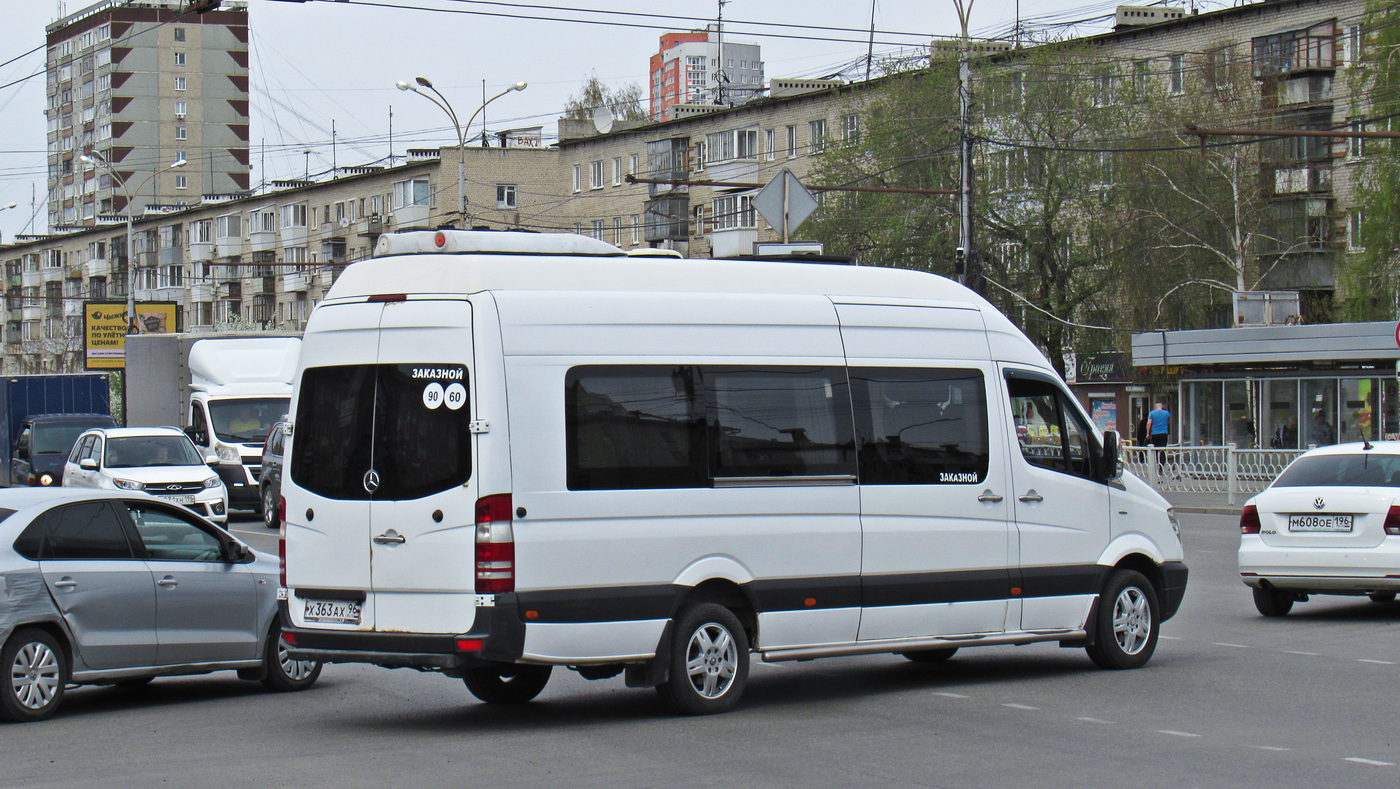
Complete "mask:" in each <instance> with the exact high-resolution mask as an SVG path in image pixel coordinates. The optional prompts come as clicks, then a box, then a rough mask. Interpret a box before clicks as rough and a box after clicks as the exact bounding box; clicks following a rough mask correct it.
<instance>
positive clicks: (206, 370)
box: [126, 333, 301, 512]
mask: <svg viewBox="0 0 1400 789" xmlns="http://www.w3.org/2000/svg"><path fill="white" fill-rule="evenodd" d="M300 350H301V339H300V338H299V337H297V336H295V335H288V334H268V333H261V334H246V335H236V336H228V335H220V336H218V337H210V336H209V335H206V334H142V335H136V336H133V337H129V338H127V384H126V415H127V420H126V423H127V425H128V426H130V427H153V426H167V425H168V426H175V427H181V428H183V429H184V430H185V433H186V434H188V435H189V437H190V438H191V439H193V440H194V443H195V445H196V446H198V447H199V448H200V450H201V451H203V452H204V454H205V455H214V456H217V457H218V459H219V463H218V465H216V466H215V467H214V469H215V471H217V472H218V474H219V476H220V477H221V478H222V479H223V481H224V485H225V486H227V487H228V493H229V506H230V507H231V508H233V509H247V510H256V511H259V512H260V511H261V508H262V498H261V496H260V495H259V494H258V473H259V471H261V469H260V468H259V466H260V465H261V463H262V446H263V441H264V440H265V439H266V438H267V432H268V430H270V429H271V428H272V426H273V425H274V424H276V423H277V422H278V421H279V420H281V419H282V416H283V415H284V414H286V413H287V411H288V407H289V403H290V401H291V395H292V380H293V376H294V375H295V373H296V364H297V356H298V354H299V352H300Z"/></svg>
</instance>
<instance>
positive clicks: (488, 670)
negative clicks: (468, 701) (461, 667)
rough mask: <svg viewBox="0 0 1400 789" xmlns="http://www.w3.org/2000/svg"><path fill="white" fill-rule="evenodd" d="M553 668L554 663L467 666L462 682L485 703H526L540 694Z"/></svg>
mask: <svg viewBox="0 0 1400 789" xmlns="http://www.w3.org/2000/svg"><path fill="white" fill-rule="evenodd" d="M553 671H554V667H553V666H526V665H521V664H516V663H500V664H497V665H493V666H483V667H481V668H470V669H467V671H466V673H464V674H463V675H462V682H463V683H465V684H466V686H467V690H469V691H471V694H472V695H473V696H476V697H477V698H478V699H481V700H482V701H484V702H486V703H487V704H525V703H526V702H528V701H530V700H532V699H534V698H535V697H536V696H538V695H540V693H541V692H542V691H543V690H544V686H545V685H546V684H548V683H549V675H550V674H551V673H552V672H553Z"/></svg>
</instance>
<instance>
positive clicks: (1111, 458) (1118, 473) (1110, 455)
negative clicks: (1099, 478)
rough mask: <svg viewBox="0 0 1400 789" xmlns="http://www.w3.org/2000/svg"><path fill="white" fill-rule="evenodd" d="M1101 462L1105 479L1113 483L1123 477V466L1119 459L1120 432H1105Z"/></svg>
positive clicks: (1100, 466)
mask: <svg viewBox="0 0 1400 789" xmlns="http://www.w3.org/2000/svg"><path fill="white" fill-rule="evenodd" d="M1099 460H1100V465H1099V468H1101V469H1103V475H1104V479H1107V480H1110V481H1112V480H1116V479H1120V478H1121V477H1122V476H1123V464H1122V461H1121V460H1120V459H1119V457H1118V431H1116V430H1105V431H1103V456H1102V457H1101V458H1100V459H1099Z"/></svg>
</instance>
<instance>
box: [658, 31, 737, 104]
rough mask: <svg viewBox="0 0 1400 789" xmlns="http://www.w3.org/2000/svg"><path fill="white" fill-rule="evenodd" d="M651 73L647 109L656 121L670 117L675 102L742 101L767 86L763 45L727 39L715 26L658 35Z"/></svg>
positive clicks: (730, 102) (709, 102)
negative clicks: (659, 44)
mask: <svg viewBox="0 0 1400 789" xmlns="http://www.w3.org/2000/svg"><path fill="white" fill-rule="evenodd" d="M649 73H650V75H651V79H650V83H651V103H650V114H651V117H652V118H655V119H657V120H670V119H671V117H672V115H671V108H672V107H674V106H676V105H678V104H706V105H723V106H730V105H733V104H742V103H744V102H746V101H750V100H752V99H754V98H757V97H758V96H760V95H762V93H763V89H764V85H765V83H764V81H763V56H762V48H761V47H760V46H759V45H758V44H743V43H738V42H733V41H727V40H725V39H724V36H723V34H722V33H721V32H720V29H719V26H718V25H709V26H707V27H706V29H704V30H694V31H691V32H688V33H667V34H665V35H663V36H661V48H660V49H659V50H658V51H657V52H656V54H654V55H652V56H651V68H650V70H649Z"/></svg>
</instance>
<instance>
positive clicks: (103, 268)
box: [83, 258, 111, 277]
mask: <svg viewBox="0 0 1400 789" xmlns="http://www.w3.org/2000/svg"><path fill="white" fill-rule="evenodd" d="M110 271H111V269H110V267H109V266H108V265H107V259H106V258H93V259H92V260H89V261H88V262H86V263H84V264H83V276H85V277H105V276H107V275H108V273H110Z"/></svg>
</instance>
